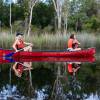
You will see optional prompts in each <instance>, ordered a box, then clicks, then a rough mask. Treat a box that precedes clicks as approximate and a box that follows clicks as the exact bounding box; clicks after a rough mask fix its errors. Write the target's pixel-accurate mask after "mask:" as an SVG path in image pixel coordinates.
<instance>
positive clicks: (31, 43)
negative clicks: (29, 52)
mask: <svg viewBox="0 0 100 100" xmlns="http://www.w3.org/2000/svg"><path fill="white" fill-rule="evenodd" d="M24 44H26V45H30V46H33V44H32V43H28V42H24Z"/></svg>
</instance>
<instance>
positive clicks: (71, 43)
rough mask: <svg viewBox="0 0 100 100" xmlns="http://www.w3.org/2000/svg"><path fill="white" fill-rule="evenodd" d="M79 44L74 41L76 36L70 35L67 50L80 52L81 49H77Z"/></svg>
mask: <svg viewBox="0 0 100 100" xmlns="http://www.w3.org/2000/svg"><path fill="white" fill-rule="evenodd" d="M79 44H80V43H79V41H78V40H77V39H76V36H75V35H74V34H71V35H70V38H69V40H68V50H69V51H75V50H81V48H78V46H79Z"/></svg>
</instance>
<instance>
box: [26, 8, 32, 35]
mask: <svg viewBox="0 0 100 100" xmlns="http://www.w3.org/2000/svg"><path fill="white" fill-rule="evenodd" d="M32 11H33V6H32V7H31V11H30V18H29V27H28V33H27V34H28V36H29V35H30V30H31V22H32Z"/></svg>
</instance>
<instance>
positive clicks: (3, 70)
mask: <svg viewBox="0 0 100 100" xmlns="http://www.w3.org/2000/svg"><path fill="white" fill-rule="evenodd" d="M97 58H99V56H98V57H97ZM99 63H100V61H99V60H96V62H94V63H88V62H87V63H78V62H74V63H68V62H57V63H54V62H52V63H49V62H38V63H37V62H33V63H32V69H31V68H30V69H26V67H25V66H24V70H23V69H22V68H20V70H21V71H22V70H23V71H22V74H21V75H18V73H16V71H15V69H14V68H16V67H14V65H16V64H15V63H11V64H1V65H0V76H1V77H0V100H100V67H99V65H100V64H99ZM69 64H71V65H74V68H73V69H74V72H72V73H70V72H69V71H68V66H69ZM19 65H21V64H19ZM26 65H27V64H26ZM75 65H78V66H77V67H76V66H75Z"/></svg>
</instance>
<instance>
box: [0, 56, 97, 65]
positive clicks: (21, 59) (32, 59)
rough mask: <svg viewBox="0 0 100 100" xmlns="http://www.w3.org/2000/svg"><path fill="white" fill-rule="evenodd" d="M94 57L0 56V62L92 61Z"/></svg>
mask: <svg viewBox="0 0 100 100" xmlns="http://www.w3.org/2000/svg"><path fill="white" fill-rule="evenodd" d="M94 61H95V57H83V58H82V57H81V58H80V57H30V58H27V57H14V58H10V57H9V58H6V57H0V63H1V64H3V63H12V62H91V63H92V62H94Z"/></svg>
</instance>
